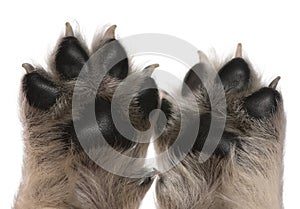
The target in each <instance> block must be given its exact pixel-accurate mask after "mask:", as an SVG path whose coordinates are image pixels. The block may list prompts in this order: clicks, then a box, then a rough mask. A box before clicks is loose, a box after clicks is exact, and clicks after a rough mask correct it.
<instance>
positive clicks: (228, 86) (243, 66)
mask: <svg viewBox="0 0 300 209" xmlns="http://www.w3.org/2000/svg"><path fill="white" fill-rule="evenodd" d="M219 76H220V79H221V81H222V84H223V86H224V89H225V90H226V91H227V90H237V91H239V90H242V89H243V88H244V87H245V86H247V85H248V82H249V79H250V68H249V66H248V64H247V63H246V62H245V60H244V59H242V58H234V59H232V60H231V61H229V62H228V63H226V64H225V65H224V66H223V67H222V68H221V70H220V71H219Z"/></svg>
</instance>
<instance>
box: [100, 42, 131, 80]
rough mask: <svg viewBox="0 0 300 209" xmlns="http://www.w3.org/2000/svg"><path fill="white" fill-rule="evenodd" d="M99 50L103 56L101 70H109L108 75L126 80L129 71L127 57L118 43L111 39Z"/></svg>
mask: <svg viewBox="0 0 300 209" xmlns="http://www.w3.org/2000/svg"><path fill="white" fill-rule="evenodd" d="M100 50H101V54H103V58H102V59H103V65H104V66H103V68H104V69H107V68H109V71H108V74H109V75H110V76H112V77H114V78H117V79H119V80H122V79H124V78H126V77H127V75H128V69H129V64H128V57H127V54H126V51H125V49H124V48H123V46H122V45H121V44H120V42H119V41H117V40H115V39H111V40H110V41H109V42H108V43H106V44H105V45H104V46H103V47H102V48H100ZM119 60H121V61H119ZM116 61H117V63H116ZM115 63H116V64H115ZM109 66H113V67H109Z"/></svg>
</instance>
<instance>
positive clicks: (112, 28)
mask: <svg viewBox="0 0 300 209" xmlns="http://www.w3.org/2000/svg"><path fill="white" fill-rule="evenodd" d="M116 28H117V26H116V25H112V26H110V27H109V28H108V29H107V30H106V31H105V33H104V36H103V39H104V40H110V39H115V38H116V37H115V32H116Z"/></svg>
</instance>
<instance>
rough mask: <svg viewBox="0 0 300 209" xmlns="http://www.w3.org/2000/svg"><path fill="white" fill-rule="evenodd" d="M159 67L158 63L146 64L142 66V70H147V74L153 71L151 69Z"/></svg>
mask: <svg viewBox="0 0 300 209" xmlns="http://www.w3.org/2000/svg"><path fill="white" fill-rule="evenodd" d="M158 67H159V64H152V65H148V66H147V67H145V68H144V71H145V72H147V73H148V74H149V75H151V74H152V73H153V71H154V70H155V69H156V68H158Z"/></svg>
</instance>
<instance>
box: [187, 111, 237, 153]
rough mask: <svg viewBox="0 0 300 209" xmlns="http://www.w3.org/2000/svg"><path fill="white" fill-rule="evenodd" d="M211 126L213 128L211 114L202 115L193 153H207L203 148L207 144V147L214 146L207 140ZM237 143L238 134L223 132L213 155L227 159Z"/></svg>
mask: <svg viewBox="0 0 300 209" xmlns="http://www.w3.org/2000/svg"><path fill="white" fill-rule="evenodd" d="M216 120H217V119H216ZM210 126H211V114H209V113H206V114H202V115H201V116H200V127H199V132H198V135H197V139H196V141H195V144H194V146H193V151H198V152H201V151H203V152H205V150H203V146H204V144H205V143H206V144H207V146H214V145H213V144H211V142H210V141H207V140H209V139H207V136H208V133H209V130H210ZM237 142H238V137H237V135H236V134H234V133H232V132H228V131H225V130H223V134H222V136H221V139H220V141H219V144H218V145H217V147H216V149H215V151H214V153H213V154H214V155H216V156H219V157H225V156H227V155H228V154H229V153H230V148H231V146H232V145H233V144H236V143H237Z"/></svg>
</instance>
